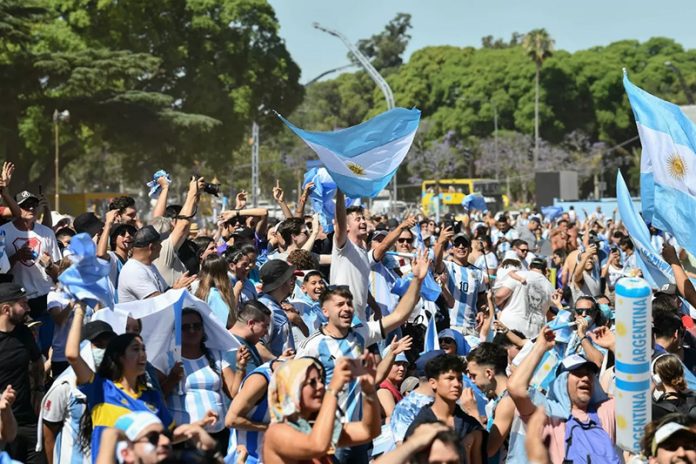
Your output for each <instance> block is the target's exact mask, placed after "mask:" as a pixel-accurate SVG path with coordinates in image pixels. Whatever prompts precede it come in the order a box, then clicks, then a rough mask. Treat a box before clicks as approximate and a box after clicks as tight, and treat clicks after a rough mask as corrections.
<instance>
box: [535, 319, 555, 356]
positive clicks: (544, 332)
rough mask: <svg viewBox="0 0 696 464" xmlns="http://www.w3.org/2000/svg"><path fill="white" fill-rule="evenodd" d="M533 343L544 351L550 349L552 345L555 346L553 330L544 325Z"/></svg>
mask: <svg viewBox="0 0 696 464" xmlns="http://www.w3.org/2000/svg"><path fill="white" fill-rule="evenodd" d="M534 344H535V345H537V346H540V347H542V348H543V349H544V351H550V350H551V349H552V348H553V347H554V346H556V334H554V333H553V330H551V329H550V328H549V327H548V326H546V325H545V326H544V327H542V328H541V332H539V336H538V337H537V339H536V341H535V342H534Z"/></svg>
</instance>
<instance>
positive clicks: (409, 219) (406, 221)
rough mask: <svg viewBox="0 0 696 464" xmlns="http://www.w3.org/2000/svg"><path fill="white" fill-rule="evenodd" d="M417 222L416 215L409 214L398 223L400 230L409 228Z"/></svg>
mask: <svg viewBox="0 0 696 464" xmlns="http://www.w3.org/2000/svg"><path fill="white" fill-rule="evenodd" d="M416 223H417V220H416V216H409V217H407V218H406V219H404V221H403V222H402V223H401V224H400V225H399V228H400V229H401V230H409V229H411V227H413V226H415V225H416Z"/></svg>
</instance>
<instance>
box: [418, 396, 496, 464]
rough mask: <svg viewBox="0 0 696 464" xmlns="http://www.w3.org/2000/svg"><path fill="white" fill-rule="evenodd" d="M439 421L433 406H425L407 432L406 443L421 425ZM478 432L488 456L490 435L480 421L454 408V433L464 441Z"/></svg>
mask: <svg viewBox="0 0 696 464" xmlns="http://www.w3.org/2000/svg"><path fill="white" fill-rule="evenodd" d="M438 420H439V419H438V418H437V416H436V415H435V413H434V412H433V409H432V405H427V406H423V407H422V408H421V410H420V411H419V412H418V414H417V415H416V417H415V419H413V422H411V425H410V426H409V427H408V429H407V430H406V435H404V441H405V440H408V437H410V436H411V435H412V434H413V432H414V430H416V428H417V427H418V426H419V425H421V424H432V423H433V422H438ZM477 430H480V431H481V433H482V436H483V440H482V444H481V446H482V450H481V452H482V453H483V454H482V456H488V455H487V454H486V453H487V447H488V445H487V438H488V433H487V432H486V431H485V430H484V428H483V426H482V425H481V423H480V422H479V421H477V420H476V419H475V418H473V417H471V416H470V415H468V414H467V413H465V412H464V410H463V409H462V408H460V407H459V405H457V406H456V407H455V408H454V431H455V432H456V433H457V435H458V436H459V439H460V440H464V437H466V436H467V435H469V434H470V433H473V432H476V431H477ZM462 462H466V457H464V459H463V460H462Z"/></svg>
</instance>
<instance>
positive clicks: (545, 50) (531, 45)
mask: <svg viewBox="0 0 696 464" xmlns="http://www.w3.org/2000/svg"><path fill="white" fill-rule="evenodd" d="M553 44H554V41H553V39H552V38H551V36H549V33H548V32H547V31H546V29H534V30H533V31H530V32H528V33H527V35H525V36H524V39H523V40H522V47H523V48H524V50H525V52H526V53H527V55H528V56H529V57H530V58H531V59H532V61H533V62H534V65H535V66H536V74H535V78H534V166H535V167H536V166H537V163H538V161H539V76H540V75H541V66H542V65H543V64H544V60H546V58H548V57H549V56H551V54H552V53H553Z"/></svg>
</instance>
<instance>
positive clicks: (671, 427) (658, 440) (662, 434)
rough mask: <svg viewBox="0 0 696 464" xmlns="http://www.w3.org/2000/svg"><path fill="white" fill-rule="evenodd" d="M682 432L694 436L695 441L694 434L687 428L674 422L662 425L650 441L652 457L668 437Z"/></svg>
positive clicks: (695, 435)
mask: <svg viewBox="0 0 696 464" xmlns="http://www.w3.org/2000/svg"><path fill="white" fill-rule="evenodd" d="M682 430H686V431H687V432H689V433H691V434H692V435H694V439H696V432H695V431H693V430H692V429H690V428H689V427H686V426H684V425H681V424H677V423H676V422H667V423H666V424H664V425H663V426H662V427H660V428H658V429H657V430H656V431H655V436H654V437H653V440H652V445H651V447H650V448H651V450H652V454H653V456H654V455H655V453H656V452H657V448H658V447H659V446H660V445H661V444H662V443H664V442H665V441H666V440H667V439H668V438H669V437H671V436H672V435H674V434H675V433H677V432H681V431H682Z"/></svg>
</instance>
